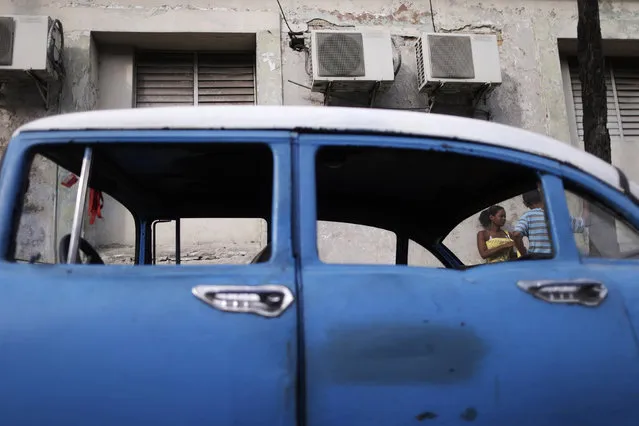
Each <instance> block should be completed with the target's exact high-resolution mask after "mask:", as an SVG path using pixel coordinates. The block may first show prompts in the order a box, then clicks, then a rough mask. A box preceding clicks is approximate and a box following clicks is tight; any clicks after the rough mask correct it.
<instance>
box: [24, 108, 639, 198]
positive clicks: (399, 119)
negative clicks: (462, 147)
mask: <svg viewBox="0 0 639 426" xmlns="http://www.w3.org/2000/svg"><path fill="white" fill-rule="evenodd" d="M154 129H229V130H244V129H246V130H302V129H308V130H316V131H348V132H357V131H364V132H375V133H380V134H392V135H410V136H424V137H433V138H446V139H456V140H463V141H468V142H476V143H482V144H487V145H493V146H498V147H504V148H511V149H515V150H519V151H523V152H528V153H532V154H537V155H542V156H544V157H547V158H551V159H554V160H557V161H561V162H564V163H567V164H570V165H572V166H574V167H576V168H578V169H581V170H583V171H585V172H587V173H590V174H591V175H593V176H595V177H597V178H599V179H600V180H602V181H604V182H606V183H608V184H609V185H610V186H612V187H614V188H616V189H618V190H620V191H622V190H623V188H622V186H621V183H620V177H619V173H618V171H617V170H616V169H615V167H613V166H611V165H610V164H608V163H606V162H605V161H602V160H600V159H599V158H597V157H595V156H593V155H591V154H588V153H586V152H585V151H583V150H580V149H577V148H575V147H573V146H571V145H569V144H566V143H563V142H559V141H556V140H554V139H551V138H548V137H546V136H542V135H539V134H536V133H532V132H529V131H526V130H522V129H518V128H515V127H510V126H506V125H502V124H497V123H490V122H487V121H483V120H476V119H470V118H462V117H454V116H449V115H440V114H426V113H422V112H410V111H399V110H387V109H365V108H345V107H316V106H239V105H236V106H231V105H228V106H206V107H161V108H135V109H119V110H99V111H89V112H79V113H71V114H62V115H56V116H50V117H46V118H42V119H39V120H35V121H32V122H30V123H27V124H25V125H24V126H22V127H20V128H19V129H18V130H16V132H15V133H14V136H16V135H18V134H20V133H23V132H29V131H49V130H154ZM417 143H418V142H416V144H417ZM630 189H631V192H632V193H633V195H634V196H635V197H639V185H637V184H635V183H634V182H630Z"/></svg>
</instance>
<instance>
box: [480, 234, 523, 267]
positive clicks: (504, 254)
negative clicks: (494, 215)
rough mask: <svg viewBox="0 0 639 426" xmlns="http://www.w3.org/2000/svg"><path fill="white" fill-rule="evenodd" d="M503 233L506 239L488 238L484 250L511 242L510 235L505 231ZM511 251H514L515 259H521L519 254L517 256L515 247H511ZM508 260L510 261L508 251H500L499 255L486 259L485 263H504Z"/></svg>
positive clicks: (517, 252)
mask: <svg viewBox="0 0 639 426" xmlns="http://www.w3.org/2000/svg"><path fill="white" fill-rule="evenodd" d="M504 233H505V234H506V238H504V237H497V238H493V237H490V236H489V237H488V241H486V248H487V249H489V250H490V249H492V248H495V247H499V246H501V245H504V244H506V243H509V242H512V241H513V240H512V238H510V234H509V233H508V232H507V231H504ZM513 250H515V253H516V254H517V257H521V254H519V251H518V250H517V249H516V248H515V247H513ZM509 259H510V250H506V251H500V252H499V253H497V254H495V255H493V256H491V257H489V258H488V259H486V263H495V262H505V261H506V260H509Z"/></svg>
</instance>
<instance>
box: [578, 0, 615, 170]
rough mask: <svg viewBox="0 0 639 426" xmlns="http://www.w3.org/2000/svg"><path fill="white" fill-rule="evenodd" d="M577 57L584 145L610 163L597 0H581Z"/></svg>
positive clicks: (579, 4)
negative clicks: (582, 111) (582, 110)
mask: <svg viewBox="0 0 639 426" xmlns="http://www.w3.org/2000/svg"><path fill="white" fill-rule="evenodd" d="M577 8H578V10H579V21H578V23H577V59H578V61H579V79H580V80H581V100H582V102H583V108H584V116H583V126H584V148H585V150H586V152H589V153H591V154H594V155H596V156H597V157H599V158H601V159H602V160H604V161H607V162H608V163H610V162H612V158H611V154H610V134H608V128H607V127H606V125H607V124H608V107H607V98H606V79H605V72H606V71H605V66H604V56H603V49H602V42H601V27H600V25H599V3H598V2H597V0H577Z"/></svg>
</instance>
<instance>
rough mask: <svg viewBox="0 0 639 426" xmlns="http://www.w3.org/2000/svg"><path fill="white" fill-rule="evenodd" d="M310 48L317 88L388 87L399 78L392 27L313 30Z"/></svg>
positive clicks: (342, 89)
mask: <svg viewBox="0 0 639 426" xmlns="http://www.w3.org/2000/svg"><path fill="white" fill-rule="evenodd" d="M310 48H311V49H310V50H311V66H312V68H313V85H312V91H313V92H326V91H327V90H328V89H329V85H330V91H331V92H345V91H347V92H348V91H368V90H371V89H373V88H375V87H377V89H378V90H379V91H384V90H385V89H387V88H388V87H389V86H390V85H392V83H393V81H394V80H395V74H394V70H393V43H392V40H391V35H390V32H388V31H378V30H366V31H353V30H316V31H311V45H310ZM377 83H379V84H377Z"/></svg>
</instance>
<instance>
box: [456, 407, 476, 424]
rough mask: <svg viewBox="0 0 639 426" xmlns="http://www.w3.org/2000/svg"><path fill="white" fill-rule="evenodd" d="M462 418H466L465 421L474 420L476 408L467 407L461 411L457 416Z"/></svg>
mask: <svg viewBox="0 0 639 426" xmlns="http://www.w3.org/2000/svg"><path fill="white" fill-rule="evenodd" d="M459 417H461V419H462V420H466V421H467V422H472V421H475V419H476V418H477V410H476V409H475V408H473V407H468V408H466V409H465V410H464V412H463V413H461V415H460V416H459Z"/></svg>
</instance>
